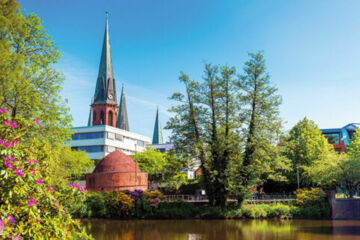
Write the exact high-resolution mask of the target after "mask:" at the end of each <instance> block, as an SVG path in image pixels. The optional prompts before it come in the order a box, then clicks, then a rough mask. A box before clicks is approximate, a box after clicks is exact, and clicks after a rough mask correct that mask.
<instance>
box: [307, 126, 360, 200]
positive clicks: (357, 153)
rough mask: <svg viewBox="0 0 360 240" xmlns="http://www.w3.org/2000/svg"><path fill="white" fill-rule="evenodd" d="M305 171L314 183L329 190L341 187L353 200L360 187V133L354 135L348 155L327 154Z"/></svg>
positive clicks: (347, 151)
mask: <svg viewBox="0 0 360 240" xmlns="http://www.w3.org/2000/svg"><path fill="white" fill-rule="evenodd" d="M305 170H306V173H307V174H308V175H309V176H310V178H311V180H312V181H313V182H314V183H316V184H318V185H321V186H323V187H325V188H328V189H329V188H330V189H331V188H335V187H340V188H342V190H343V191H344V193H345V195H346V197H349V198H352V197H353V196H354V195H355V193H356V191H357V190H358V187H359V185H360V131H356V132H355V134H354V135H353V137H352V139H351V141H350V144H349V146H348V147H347V148H346V154H336V153H334V154H327V155H326V156H325V157H322V158H319V159H316V160H315V161H314V162H313V163H312V165H310V166H309V167H306V168H305Z"/></svg>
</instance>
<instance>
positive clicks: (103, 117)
mask: <svg viewBox="0 0 360 240" xmlns="http://www.w3.org/2000/svg"><path fill="white" fill-rule="evenodd" d="M100 124H101V125H103V124H105V116H104V111H101V113H100Z"/></svg>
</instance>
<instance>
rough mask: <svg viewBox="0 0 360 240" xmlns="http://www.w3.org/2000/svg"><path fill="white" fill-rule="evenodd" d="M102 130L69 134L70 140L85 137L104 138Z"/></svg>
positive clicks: (83, 138) (84, 138)
mask: <svg viewBox="0 0 360 240" xmlns="http://www.w3.org/2000/svg"><path fill="white" fill-rule="evenodd" d="M104 136H105V133H104V132H93V133H75V134H74V135H72V136H71V138H72V140H86V139H97V138H104Z"/></svg>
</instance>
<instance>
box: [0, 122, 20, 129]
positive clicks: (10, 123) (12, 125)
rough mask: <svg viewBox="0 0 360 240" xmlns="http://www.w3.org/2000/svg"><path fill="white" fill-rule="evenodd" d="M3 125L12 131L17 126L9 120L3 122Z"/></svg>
mask: <svg viewBox="0 0 360 240" xmlns="http://www.w3.org/2000/svg"><path fill="white" fill-rule="evenodd" d="M3 125H5V126H9V127H11V128H14V129H15V128H17V127H18V125H17V124H16V123H14V122H12V121H10V120H8V121H4V122H3Z"/></svg>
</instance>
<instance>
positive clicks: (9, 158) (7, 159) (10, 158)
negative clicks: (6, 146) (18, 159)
mask: <svg viewBox="0 0 360 240" xmlns="http://www.w3.org/2000/svg"><path fill="white" fill-rule="evenodd" d="M5 159H6V161H9V162H12V161H14V160H15V158H13V157H11V156H6V158H5Z"/></svg>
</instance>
